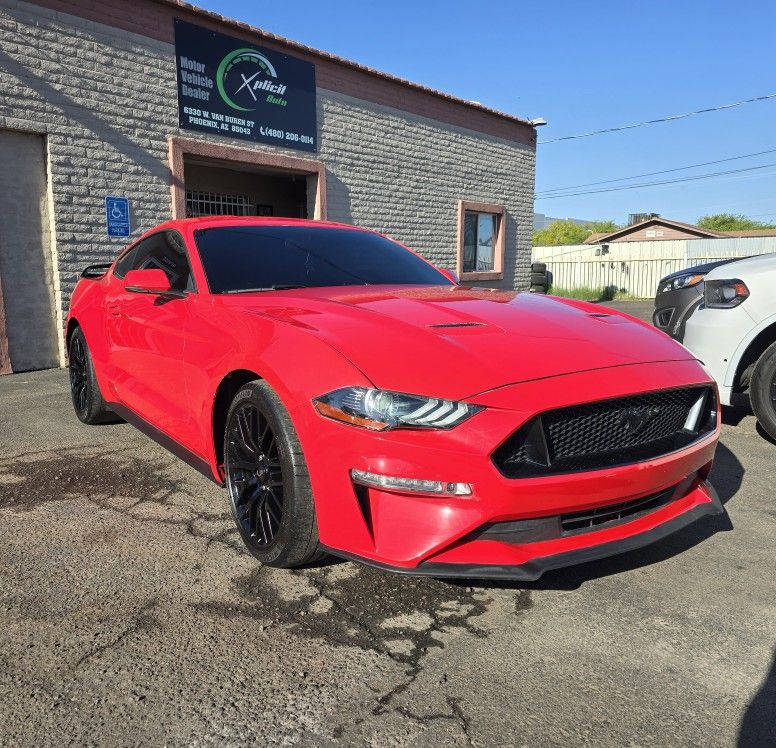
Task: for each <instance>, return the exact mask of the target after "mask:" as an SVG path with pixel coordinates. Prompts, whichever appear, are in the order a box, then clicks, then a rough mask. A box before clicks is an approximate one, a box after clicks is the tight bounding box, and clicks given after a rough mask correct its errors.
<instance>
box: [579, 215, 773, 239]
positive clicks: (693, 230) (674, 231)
mask: <svg viewBox="0 0 776 748" xmlns="http://www.w3.org/2000/svg"><path fill="white" fill-rule="evenodd" d="M747 236H776V229H751V230H748V231H710V230H709V229H704V228H701V227H700V226H695V225H693V224H690V223H680V222H679V221H669V220H668V219H666V218H660V217H659V216H655V217H654V218H649V219H647V220H646V221H641V222H639V223H634V224H633V225H632V226H626V227H625V228H622V229H617V230H616V231H611V232H609V233H606V234H591V235H590V236H589V237H588V238H587V239H585V242H584V243H585V244H610V243H612V242H644V241H661V240H662V241H666V240H669V239H730V238H733V237H747Z"/></svg>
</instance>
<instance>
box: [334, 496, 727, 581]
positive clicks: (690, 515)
mask: <svg viewBox="0 0 776 748" xmlns="http://www.w3.org/2000/svg"><path fill="white" fill-rule="evenodd" d="M698 490H699V491H701V492H702V493H705V494H706V495H707V496H708V500H707V501H703V502H702V503H699V504H696V505H695V506H693V507H692V508H691V509H688V510H687V511H685V512H683V513H681V514H679V515H677V516H675V517H674V518H673V519H670V520H667V521H665V522H662V523H660V524H657V525H655V526H654V527H652V528H650V529H648V530H644V531H641V532H637V533H636V534H633V535H628V536H626V537H623V538H620V539H619V540H609V541H604V542H599V543H597V544H595V545H587V546H582V547H580V548H575V549H573V550H568V551H563V552H560V553H555V554H554V555H549V556H538V557H536V558H533V559H531V560H530V561H526V562H525V563H522V564H478V563H466V562H462V563H445V562H438V561H437V562H434V561H425V562H422V563H420V564H418V565H417V566H416V567H414V568H407V567H403V566H391V565H390V564H384V563H380V562H379V561H375V560H373V559H369V558H363V557H360V556H356V555H355V554H352V553H347V552H346V551H340V550H336V549H334V548H328V547H326V550H328V551H329V553H331V554H332V555H333V556H338V557H340V558H345V559H348V560H349V561H357V562H359V563H362V564H366V565H367V566H373V567H375V568H378V569H383V570H385V571H392V572H395V573H398V574H407V575H410V576H426V577H440V578H444V577H453V578H463V579H502V580H505V581H517V582H535V581H536V580H537V579H538V578H539V577H540V576H541V575H542V574H544V573H545V572H547V571H553V570H554V569H562V568H565V567H567V566H576V565H577V564H584V563H588V562H590V561H598V560H600V559H602V558H608V557H610V556H616V555H618V554H620V553H627V552H628V551H635V550H638V549H639V548H643V547H644V546H646V545H650V544H651V543H657V542H658V541H660V540H663V539H664V538H666V537H668V536H669V535H672V534H673V533H675V532H678V531H679V530H682V529H684V528H685V527H687V526H688V525H691V524H692V523H693V522H696V521H697V520H699V519H700V518H701V517H708V516H715V515H720V514H724V512H725V508H724V507H723V505H722V502H721V501H720V498H719V496H718V495H717V492H716V491H715V490H714V487H713V486H712V485H711V483H709V482H708V481H706V482H704V483H703V484H702V485H700V486H699V487H698Z"/></svg>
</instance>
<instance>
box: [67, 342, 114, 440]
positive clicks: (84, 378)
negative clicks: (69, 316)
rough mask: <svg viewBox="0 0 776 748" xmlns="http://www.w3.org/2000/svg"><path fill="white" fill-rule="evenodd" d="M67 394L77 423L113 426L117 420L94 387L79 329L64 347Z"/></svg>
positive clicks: (89, 355)
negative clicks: (110, 424)
mask: <svg viewBox="0 0 776 748" xmlns="http://www.w3.org/2000/svg"><path fill="white" fill-rule="evenodd" d="M68 361H69V370H70V395H71V397H72V399H73V409H74V410H75V414H76V416H78V420H79V421H81V423H86V424H88V425H90V426H93V425H95V424H98V423H115V422H117V421H119V420H120V419H119V418H117V417H116V415H115V414H114V413H113V412H112V411H111V410H110V409H109V408H108V406H107V404H106V403H105V400H104V398H103V396H102V392H100V386H99V384H97V376H96V375H95V373H94V363H93V362H92V354H91V352H90V351H89V346H88V345H87V343H86V337H85V336H84V334H83V331H82V330H81V328H80V327H76V329H75V330H73V334H72V335H71V336H70V345H69V347H68Z"/></svg>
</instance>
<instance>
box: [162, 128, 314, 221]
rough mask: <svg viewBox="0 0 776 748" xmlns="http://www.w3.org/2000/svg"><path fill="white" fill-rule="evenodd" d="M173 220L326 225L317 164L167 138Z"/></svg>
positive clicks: (276, 154)
mask: <svg viewBox="0 0 776 748" xmlns="http://www.w3.org/2000/svg"><path fill="white" fill-rule="evenodd" d="M169 156H170V171H171V174H172V185H171V193H172V217H173V218H184V217H186V216H203V215H238V216H275V217H287V218H308V219H318V220H325V219H326V169H325V167H324V165H323V162H321V161H315V160H312V159H306V158H298V157H296V156H286V155H283V154H278V153H271V152H267V151H259V150H250V149H246V148H237V147H234V146H224V145H220V144H217V143H211V142H207V141H199V140H189V139H184V138H170V150H169Z"/></svg>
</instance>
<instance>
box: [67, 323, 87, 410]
mask: <svg viewBox="0 0 776 748" xmlns="http://www.w3.org/2000/svg"><path fill="white" fill-rule="evenodd" d="M70 393H71V395H72V396H73V407H74V408H75V410H76V413H78V414H79V415H80V414H82V413H86V412H87V410H88V404H89V363H88V360H87V358H86V348H85V346H84V341H83V339H82V337H81V336H80V335H75V336H73V340H72V342H71V344H70Z"/></svg>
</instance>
